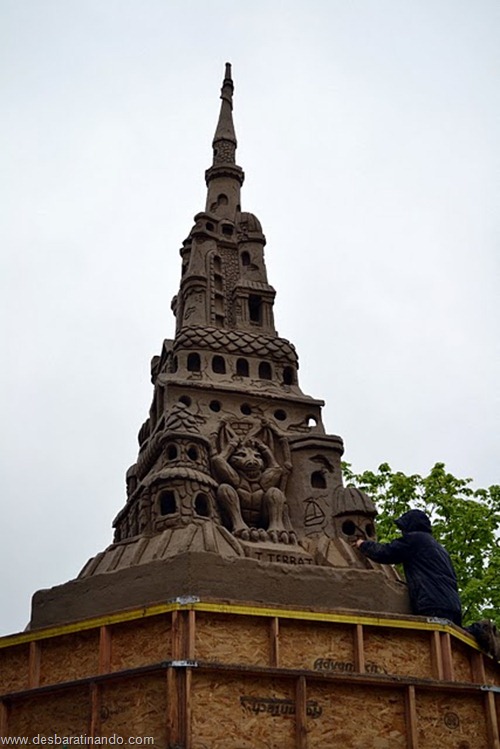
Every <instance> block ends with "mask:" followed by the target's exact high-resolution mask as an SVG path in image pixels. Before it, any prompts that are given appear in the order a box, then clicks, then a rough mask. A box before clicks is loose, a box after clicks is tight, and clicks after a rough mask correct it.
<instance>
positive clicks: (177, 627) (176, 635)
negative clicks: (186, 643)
mask: <svg viewBox="0 0 500 749" xmlns="http://www.w3.org/2000/svg"><path fill="white" fill-rule="evenodd" d="M181 658H182V621H181V612H180V611H172V660H174V661H178V660H180V659H181Z"/></svg>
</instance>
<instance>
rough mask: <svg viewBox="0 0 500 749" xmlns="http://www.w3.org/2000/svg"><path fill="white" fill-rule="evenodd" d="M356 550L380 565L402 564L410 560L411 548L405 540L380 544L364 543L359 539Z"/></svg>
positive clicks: (373, 542)
mask: <svg viewBox="0 0 500 749" xmlns="http://www.w3.org/2000/svg"><path fill="white" fill-rule="evenodd" d="M355 546H356V548H357V549H359V550H360V551H361V552H362V553H363V554H365V555H366V556H367V557H368V558H369V559H373V561H374V562H379V564H400V563H401V562H404V561H405V559H407V558H408V554H409V546H408V544H407V542H406V541H405V540H404V538H397V539H396V540H395V541H391V543H390V544H378V543H376V542H375V541H364V540H363V539H362V538H358V540H357V541H356V544H355Z"/></svg>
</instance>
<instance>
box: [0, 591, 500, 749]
mask: <svg viewBox="0 0 500 749" xmlns="http://www.w3.org/2000/svg"><path fill="white" fill-rule="evenodd" d="M499 713H500V666H499V665H498V664H496V663H495V662H494V661H493V660H492V659H491V658H489V657H488V656H486V655H485V654H483V653H482V652H480V650H479V649H478V648H477V645H476V643H475V641H474V640H473V639H472V638H471V637H469V636H468V634H467V633H466V632H464V631H463V630H461V629H459V628H457V627H455V626H454V625H451V624H449V623H447V622H445V621H443V620H426V619H423V618H419V617H401V618H395V617H394V616H386V617H384V616H380V615H370V614H369V613H359V612H339V611H334V612H328V611H319V610H315V611H312V610H311V611H299V610H296V609H292V608H286V607H282V608H272V609H270V608H266V607H259V606H258V605H253V604H247V605H243V604H239V603H238V604H235V605H233V604H231V603H227V602H218V601H199V600H195V599H190V600H177V601H172V602H169V603H166V604H163V605H160V606H153V607H149V608H146V609H140V610H134V611H127V612H121V613H119V614H115V615H112V616H107V617H102V618H99V619H92V620H86V621H83V622H78V623H73V624H69V625H65V626H62V627H57V628H51V629H45V630H36V631H32V632H23V633H20V634H17V635H11V636H8V637H4V638H2V639H0V736H2V737H14V736H26V737H28V738H33V737H34V736H37V735H40V736H47V737H48V736H53V735H57V736H66V737H68V736H76V735H83V736H88V737H91V738H94V739H97V738H99V737H108V738H109V737H111V736H114V735H117V736H120V737H124V739H125V743H127V739H128V737H130V736H133V737H141V738H143V739H144V738H146V737H151V740H154V745H156V746H164V747H169V749H174V747H175V749H236V747H237V748H238V749H308V748H309V749H312V748H313V747H319V746H321V747H322V749H330V747H331V749H334V747H342V748H343V749H344V748H345V749H349V748H350V747H353V748H354V747H362V746H363V747H365V746H369V747H374V749H431V748H432V749H435V747H438V746H439V748H440V749H500V737H499Z"/></svg>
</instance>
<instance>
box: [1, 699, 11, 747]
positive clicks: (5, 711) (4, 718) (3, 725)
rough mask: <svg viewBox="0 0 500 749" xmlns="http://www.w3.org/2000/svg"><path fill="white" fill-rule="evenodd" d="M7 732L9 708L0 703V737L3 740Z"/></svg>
mask: <svg viewBox="0 0 500 749" xmlns="http://www.w3.org/2000/svg"><path fill="white" fill-rule="evenodd" d="M8 730H9V708H8V707H7V705H6V704H5V702H3V700H2V701H0V736H1V737H2V738H5V737H6V736H7V735H8V734H7V732H8Z"/></svg>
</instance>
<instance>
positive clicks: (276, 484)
mask: <svg viewBox="0 0 500 749" xmlns="http://www.w3.org/2000/svg"><path fill="white" fill-rule="evenodd" d="M262 432H263V433H265V432H268V433H269V432H270V429H269V427H266V426H264V427H262V428H261V429H260V433H262ZM283 442H286V440H283V439H282V438H280V439H279V444H280V446H281V448H282V451H283V452H285V449H284V446H283ZM219 443H220V444H221V448H220V451H219V452H218V453H216V454H215V455H214V456H213V457H212V471H213V474H214V475H215V477H216V478H217V479H218V480H219V481H220V482H221V483H220V484H219V487H218V489H217V501H218V502H219V506H220V508H221V511H222V515H223V517H225V518H226V519H227V520H228V522H229V524H230V530H231V531H232V533H233V534H234V535H235V536H238V537H239V538H241V539H242V540H243V541H273V542H274V543H277V542H281V543H295V542H296V536H295V533H293V531H292V530H291V528H290V524H289V521H288V513H287V506H286V497H285V494H284V492H283V490H282V488H280V487H282V486H284V483H285V482H286V477H287V474H288V472H289V470H290V464H289V462H288V461H287V460H286V459H284V461H283V464H282V465H280V463H278V461H277V460H276V457H275V455H274V454H273V451H272V450H271V448H270V446H269V445H268V444H265V442H264V441H263V439H259V438H258V437H257V435H256V433H255V431H253V432H252V433H251V434H248V435H247V437H245V438H244V439H242V438H239V437H237V436H236V435H235V434H234V432H233V431H232V430H231V428H230V427H229V426H228V425H227V424H223V425H222V427H221V432H220V434H219ZM285 454H286V452H285ZM287 526H288V527H287Z"/></svg>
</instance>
